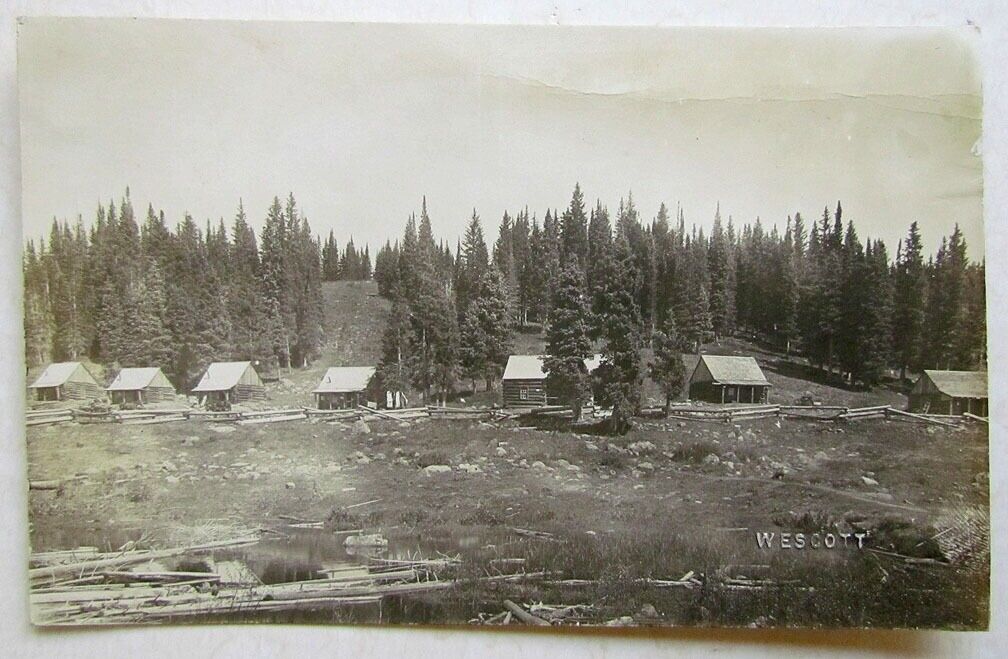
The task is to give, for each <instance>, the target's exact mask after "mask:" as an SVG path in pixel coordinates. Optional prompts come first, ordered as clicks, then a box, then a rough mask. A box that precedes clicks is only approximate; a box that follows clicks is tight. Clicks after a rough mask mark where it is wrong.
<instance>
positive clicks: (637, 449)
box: [627, 441, 657, 454]
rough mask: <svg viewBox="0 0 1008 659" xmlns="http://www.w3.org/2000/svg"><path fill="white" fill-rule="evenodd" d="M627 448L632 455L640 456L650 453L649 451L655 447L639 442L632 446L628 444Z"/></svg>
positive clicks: (645, 442) (646, 442) (650, 443)
mask: <svg viewBox="0 0 1008 659" xmlns="http://www.w3.org/2000/svg"><path fill="white" fill-rule="evenodd" d="M627 448H628V449H630V451H632V452H633V453H638V454H640V453H650V452H651V451H654V450H655V449H656V448H657V447H656V446H655V445H654V444H653V443H652V442H648V441H641V442H633V443H632V444H629V445H628V446H627Z"/></svg>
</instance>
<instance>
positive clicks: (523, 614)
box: [504, 600, 551, 627]
mask: <svg viewBox="0 0 1008 659" xmlns="http://www.w3.org/2000/svg"><path fill="white" fill-rule="evenodd" d="M504 608H506V609H507V610H508V611H510V612H511V613H512V614H514V617H516V618H518V619H519V620H521V621H522V622H524V623H525V624H526V625H535V626H537V627H550V626H551V625H550V624H549V623H548V622H546V621H545V620H543V619H542V618H540V617H539V616H534V615H532V614H531V613H529V612H528V611H526V610H525V609H523V608H521V607H520V606H518V605H517V604H515V603H514V602H512V601H511V600H504Z"/></svg>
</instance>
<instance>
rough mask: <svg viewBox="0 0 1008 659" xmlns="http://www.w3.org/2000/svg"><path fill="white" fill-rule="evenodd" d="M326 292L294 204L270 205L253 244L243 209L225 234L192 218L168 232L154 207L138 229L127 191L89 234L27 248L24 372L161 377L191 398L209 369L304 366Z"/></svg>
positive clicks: (313, 242) (61, 225) (62, 232)
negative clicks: (100, 365)
mask: <svg viewBox="0 0 1008 659" xmlns="http://www.w3.org/2000/svg"><path fill="white" fill-rule="evenodd" d="M321 281H322V268H321V257H320V245H319V242H318V240H317V239H316V238H314V237H313V236H312V233H311V228H310V226H309V224H308V220H307V219H306V218H305V217H304V215H303V214H302V213H301V211H300V209H299V208H298V206H297V203H296V201H295V199H294V196H293V195H289V196H288V197H287V200H286V204H284V203H281V201H280V199H279V198H274V200H273V203H272V205H271V206H270V207H269V209H268V210H267V212H266V218H265V225H264V227H263V230H262V234H261V238H260V239H259V240H258V241H257V239H256V235H255V232H254V231H253V230H252V228H251V227H250V225H249V224H248V221H247V218H246V215H245V210H244V208H243V207H242V205H241V203H240V202H239V205H238V209H237V212H236V215H235V218H234V220H233V221H232V222H231V226H230V230H229V229H228V228H227V227H226V226H225V224H224V221H223V219H221V220H220V222H219V223H218V224H217V225H216V226H214V225H212V224H210V223H209V222H207V224H206V227H205V229H203V230H201V229H200V227H199V226H198V225H197V224H196V222H195V221H194V220H193V218H192V217H191V216H190V215H189V214H186V215H185V217H184V218H183V220H182V221H181V222H179V223H178V224H177V225H176V226H175V227H174V228H173V229H172V228H169V227H168V225H167V224H166V221H165V216H164V212H155V211H154V208H153V206H148V208H147V215H146V217H145V218H144V219H143V220H142V222H140V223H138V222H137V219H136V218H135V216H134V211H133V206H132V202H131V201H130V198H129V190H128V189H127V191H126V195H125V197H123V199H122V200H121V202H120V203H119V204H118V206H117V205H116V204H114V203H113V202H111V201H110V202H109V204H108V205H107V206H104V205H100V206H99V207H98V211H97V215H96V218H95V222H94V223H93V225H92V226H91V227H90V229H85V227H84V224H83V221H82V220H81V218H78V219H77V222H76V223H75V224H74V225H70V224H69V223H67V222H65V221H64V222H58V221H56V220H54V221H53V225H52V229H51V231H50V234H49V239H48V242H46V241H44V240H43V241H39V243H38V244H37V245H36V244H35V243H34V242H33V241H29V242H28V244H27V246H26V248H25V256H24V282H25V289H24V313H25V350H26V357H27V362H28V364H29V366H34V365H38V364H44V363H47V362H49V361H59V360H77V359H82V358H84V357H87V358H90V359H92V360H96V361H101V362H104V363H106V364H109V365H112V366H116V365H118V366H121V367H126V366H160V367H162V369H163V370H164V371H165V374H166V375H168V377H169V378H170V379H171V380H172V381H173V382H174V383H175V385H176V386H178V387H180V388H183V389H184V390H188V388H190V387H191V386H192V385H193V384H194V382H195V380H196V379H197V378H198V377H199V375H200V374H201V373H202V371H203V370H204V369H205V368H206V366H207V365H208V364H209V363H210V362H212V361H218V360H225V359H241V360H246V359H247V360H259V361H260V362H264V363H265V364H277V365H285V366H290V365H302V364H305V363H307V362H308V361H309V360H311V359H313V358H314V357H315V356H316V355H317V354H318V351H319V348H320V346H321V343H322V295H321Z"/></svg>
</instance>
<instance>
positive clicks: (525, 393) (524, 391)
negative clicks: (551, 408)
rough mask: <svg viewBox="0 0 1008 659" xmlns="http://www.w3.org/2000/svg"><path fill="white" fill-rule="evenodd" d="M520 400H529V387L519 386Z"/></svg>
mask: <svg viewBox="0 0 1008 659" xmlns="http://www.w3.org/2000/svg"><path fill="white" fill-rule="evenodd" d="M518 398H519V400H528V387H518Z"/></svg>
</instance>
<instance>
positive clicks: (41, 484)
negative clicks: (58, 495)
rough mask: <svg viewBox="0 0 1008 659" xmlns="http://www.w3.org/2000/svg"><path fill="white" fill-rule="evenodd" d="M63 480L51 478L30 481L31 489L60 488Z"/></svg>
mask: <svg viewBox="0 0 1008 659" xmlns="http://www.w3.org/2000/svg"><path fill="white" fill-rule="evenodd" d="M62 484H63V481H59V480H49V481H28V489H29V490H58V489H59V488H60V485H62Z"/></svg>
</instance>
